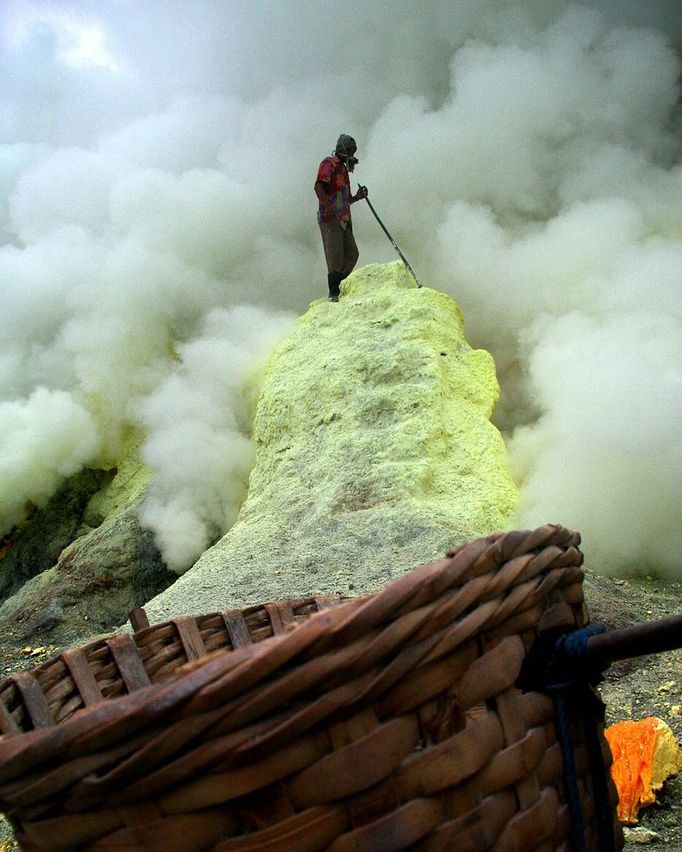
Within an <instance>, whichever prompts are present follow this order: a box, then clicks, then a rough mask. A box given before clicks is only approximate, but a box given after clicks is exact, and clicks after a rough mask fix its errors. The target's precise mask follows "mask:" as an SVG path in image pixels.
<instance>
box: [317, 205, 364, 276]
mask: <svg viewBox="0 0 682 852" xmlns="http://www.w3.org/2000/svg"><path fill="white" fill-rule="evenodd" d="M319 225H320V233H321V234H322V245H323V247H324V257H325V260H326V261H327V272H340V273H341V275H342V277H343V278H345V277H346V276H347V275H350V274H351V272H352V271H353V268H354V267H355V264H356V263H357V262H358V247H357V246H356V244H355V237H354V236H353V226H352V225H351V223H350V222H349V223H348V224H347V225H346V227H345V228H342V227H341V223H340V222H339V221H338V220H336V219H335V220H334V221H333V222H320V223H319Z"/></svg>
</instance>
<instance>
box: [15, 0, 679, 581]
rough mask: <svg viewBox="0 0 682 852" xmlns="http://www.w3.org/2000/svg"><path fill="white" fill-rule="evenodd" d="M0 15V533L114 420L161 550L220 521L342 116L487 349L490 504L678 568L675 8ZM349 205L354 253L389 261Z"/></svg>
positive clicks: (388, 205)
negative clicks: (496, 397)
mask: <svg viewBox="0 0 682 852" xmlns="http://www.w3.org/2000/svg"><path fill="white" fill-rule="evenodd" d="M387 9H388V14H389V15H390V18H391V25H390V26H386V20H385V19H386V14H387ZM0 28H1V30H0V37H1V38H2V44H1V45H0V70H2V76H3V80H5V81H6V82H7V85H5V86H4V87H3V91H2V92H0V116H1V118H0V128H1V130H2V134H1V136H0V142H1V144H0V240H1V241H2V243H3V245H0V308H1V310H0V400H2V401H1V402H0V436H2V437H0V533H2V532H7V531H8V530H9V529H10V528H11V526H12V525H13V524H14V523H16V522H17V521H18V520H20V519H21V517H22V515H23V513H24V512H25V511H26V505H27V503H28V502H29V501H30V502H33V503H37V504H41V503H42V502H44V501H45V500H46V499H47V498H48V497H49V495H50V494H51V493H53V491H54V489H55V488H56V487H57V485H58V484H59V482H60V481H61V480H62V479H63V478H64V477H65V476H68V475H70V474H71V473H73V472H75V471H77V470H78V469H79V468H80V467H81V466H83V465H97V464H103V463H111V462H112V461H113V460H115V458H116V454H117V452H118V450H119V447H120V441H121V438H122V436H123V435H124V434H125V432H126V430H127V429H128V428H129V427H130V426H131V425H142V426H143V427H144V429H145V431H146V433H147V435H148V438H147V442H146V445H145V448H144V455H145V459H146V460H147V462H148V463H149V464H150V466H151V468H152V474H153V476H152V484H151V487H150V495H149V499H148V502H147V505H146V507H145V509H144V510H143V513H142V519H143V522H144V523H145V524H146V525H148V526H149V527H151V528H152V529H154V531H155V533H156V536H157V541H158V542H159V545H160V546H161V548H162V551H163V553H164V556H165V558H166V559H167V561H168V563H169V564H170V565H172V567H174V568H175V569H176V570H178V571H182V570H184V569H186V568H187V567H189V565H191V564H192V562H193V560H194V559H195V558H196V557H197V556H198V555H199V553H200V552H201V551H202V550H203V549H204V548H205V547H206V545H207V544H208V543H209V542H210V541H211V540H212V539H213V538H215V537H216V536H217V535H220V534H222V533H223V532H225V531H226V529H227V528H229V525H230V524H231V523H232V522H233V521H234V518H235V516H236V512H237V509H238V506H239V502H240V500H241V499H242V496H243V493H244V484H245V480H246V477H247V476H248V470H249V466H250V459H251V452H252V449H251V447H250V444H249V441H248V431H249V423H248V415H249V401H248V399H247V397H245V395H244V393H243V390H242V388H243V386H244V382H247V384H248V381H249V380H250V379H251V378H252V377H253V376H255V375H256V374H257V370H258V366H259V364H261V363H262V362H263V360H264V359H265V357H266V356H267V353H268V351H269V349H270V348H271V347H272V346H273V345H274V343H275V342H276V340H277V339H278V338H279V337H281V336H282V335H283V334H284V333H286V330H287V329H288V328H289V327H290V323H291V321H292V318H293V316H294V315H295V314H296V313H300V312H301V311H302V310H304V309H305V308H306V306H307V304H308V302H309V301H310V300H311V299H313V298H318V297H320V296H323V295H324V290H325V270H324V264H323V259H322V253H321V250H320V247H319V245H318V241H319V235H318V232H317V226H316V224H315V199H314V196H313V193H312V182H313V180H314V174H315V169H316V167H317V164H318V162H319V160H320V159H321V158H322V157H323V156H325V155H326V154H328V153H329V152H330V150H331V147H332V146H333V142H334V140H335V139H336V137H337V135H338V134H339V132H342V131H343V132H349V133H352V134H353V135H354V136H355V138H356V139H357V140H358V143H359V152H358V153H359V157H360V164H359V166H358V169H357V171H356V176H357V179H358V180H359V181H360V182H362V183H365V184H367V185H368V187H369V190H370V193H371V196H372V199H373V202H374V204H375V206H376V207H377V210H378V212H379V213H380V214H381V215H382V217H383V218H384V219H385V221H386V223H387V225H388V226H389V228H390V230H391V232H392V233H393V234H394V236H395V237H396V239H397V241H398V243H399V244H400V245H401V247H402V248H403V250H404V251H405V253H406V255H407V256H408V257H409V258H410V262H411V263H412V265H413V266H414V267H415V269H416V270H417V272H418V274H419V275H420V278H421V279H422V280H423V281H424V282H425V283H428V284H430V285H432V286H434V287H437V288H439V289H444V290H447V291H448V292H450V293H451V294H452V295H453V296H454V297H455V298H456V299H457V300H458V301H459V302H460V304H461V305H462V307H463V309H464V312H465V317H466V322H467V333H468V336H469V338H470V339H471V341H472V343H474V344H475V345H477V346H482V347H485V348H487V349H489V350H490V351H491V352H492V353H493V355H494V357H495V359H496V362H497V365H498V372H499V375H500V381H501V385H502V399H501V403H500V405H499V407H498V412H497V418H498V422H499V424H500V426H501V427H502V428H503V429H504V431H505V433H506V436H507V439H508V444H509V448H510V454H511V457H512V461H513V464H514V467H515V470H516V473H517V475H518V478H519V482H520V485H521V489H522V508H521V517H520V519H519V522H520V523H522V524H524V525H534V524H536V523H544V522H546V521H558V522H561V523H564V524H566V525H568V526H572V527H574V528H576V529H580V530H581V532H582V533H583V537H584V546H585V550H586V553H587V555H588V559H590V560H591V561H592V564H593V565H594V566H595V567H597V568H599V569H600V570H604V571H614V572H617V571H622V570H629V569H642V570H646V571H670V572H672V571H675V570H676V566H677V570H678V572H679V557H678V554H679V552H680V548H681V545H682V533H681V532H680V529H679V523H678V522H677V519H678V518H679V515H680V510H681V509H682V505H681V504H682V498H681V497H680V488H679V471H680V469H682V427H681V425H680V424H681V423H682V416H681V415H682V363H681V359H680V352H681V351H682V349H681V346H680V344H681V338H682V335H681V334H680V325H681V322H682V295H681V293H682V290H681V288H680V281H681V280H682V167H681V166H680V151H681V144H680V141H681V140H680V128H681V125H680V109H679V103H680V82H679V81H680V69H681V66H680V55H679V48H680V42H681V38H680V36H681V35H682V12H680V11H675V10H674V9H672V4H670V7H668V6H666V4H660V3H655V2H653V0H652V2H639V3H635V2H630V0H612V2H596V0H595V1H594V2H592V3H587V4H573V3H569V2H534V0H525V2H520V3H518V4H516V5H514V6H511V5H509V4H508V3H506V2H503V1H502V0H488V1H487V2H481V3H477V4H470V3H465V2H463V0H462V2H455V3H449V4H441V3H436V2H416V3H415V2H394V3H392V4H390V6H389V7H386V5H385V4H382V3H379V2H369V3H367V2H365V3H359V2H357V3H356V2H349V3H346V4H344V7H343V14H342V15H340V14H339V9H338V6H337V5H334V4H332V3H330V2H312V0H292V2H290V3H286V4H283V3H278V2H275V0H272V2H264V0H251V2H239V0H234V2H229V3H224V4H215V3H210V2H201V0H197V2H189V0H164V2H161V3H156V4H138V3H135V4H133V3H129V2H126V0H124V2H113V0H108V2H97V3H95V2H94V0H80V2H70V3H66V2H59V0H48V2H27V0H9V2H8V3H6V4H4V5H3V9H2V11H1V12H0ZM330 34H333V36H330ZM330 37H331V38H333V41H334V46H333V49H332V48H331V46H330ZM353 209H354V222H355V231H356V238H357V240H358V243H359V247H360V252H361V258H360V262H361V263H366V262H373V261H385V260H389V259H393V257H394V253H393V250H392V248H391V247H390V245H389V244H388V243H387V241H386V240H385V239H384V236H383V234H382V233H381V232H380V231H379V229H378V226H377V225H376V223H375V222H374V220H373V219H372V217H371V215H370V214H369V212H368V211H367V210H366V208H364V206H362V205H357V206H355V207H354V208H353ZM198 448H199V449H198Z"/></svg>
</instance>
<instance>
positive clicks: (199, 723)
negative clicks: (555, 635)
mask: <svg viewBox="0 0 682 852" xmlns="http://www.w3.org/2000/svg"><path fill="white" fill-rule="evenodd" d="M578 543H579V537H578V536H577V535H576V534H574V533H571V532H570V531H568V530H566V529H564V528H562V527H557V526H546V527H542V528H540V529H538V530H535V531H530V532H528V531H518V532H512V533H507V534H504V535H502V534H500V535H497V536H490V537H488V538H485V539H480V540H479V541H477V542H474V543H472V544H470V545H466V546H464V547H460V548H457V549H456V550H454V551H452V552H451V554H449V555H448V557H447V558H445V559H443V560H440V561H438V562H435V563H431V564H429V565H425V566H422V567H421V568H418V569H415V570H414V571H412V572H410V573H409V574H407V575H405V576H404V577H401V578H400V579H399V580H397V581H395V582H393V583H391V584H390V585H389V586H387V587H386V588H385V589H384V590H383V591H382V592H380V593H378V594H376V595H373V596H371V597H369V598H366V599H354V600H351V601H347V602H345V603H343V604H342V605H341V606H338V607H335V608H330V609H327V610H324V611H322V612H320V613H318V614H317V615H315V616H314V617H312V618H309V619H307V620H305V618H304V617H303V615H301V617H299V618H297V616H296V613H295V610H294V607H293V606H292V605H291V603H290V602H289V603H287V602H283V603H281V604H279V605H277V606H275V607H274V609H273V608H272V607H271V609H270V610H268V609H267V608H266V609H265V612H266V613H268V617H267V620H270V621H271V623H272V620H273V619H272V616H271V612H272V611H274V612H276V613H277V615H276V616H275V617H274V620H275V621H276V622H277V629H280V628H282V632H280V633H279V635H275V636H273V637H272V638H270V639H266V640H264V641H257V642H255V643H254V642H252V643H242V645H241V646H239V645H233V644H232V643H231V642H230V643H228V642H226V641H224V639H220V638H218V639H216V638H215V637H216V636H218V634H221V633H222V635H223V636H226V635H227V634H229V630H227V626H225V627H224V626H221V618H222V616H220V617H218V616H215V615H213V616H206V617H204V618H205V621H202V620H201V619H196V620H193V619H188V620H187V621H183V620H180V623H181V624H184V625H185V627H182V628H179V627H178V626H177V624H176V625H174V627H171V626H169V625H162V626H161V628H158V627H157V628H154V627H152V628H147V629H146V630H143V631H140V633H139V634H136V636H135V638H134V640H133V639H132V637H128V639H129V641H127V644H126V651H125V653H127V654H128V655H129V656H131V657H132V654H133V651H135V653H136V654H137V666H138V669H137V673H138V675H140V678H142V675H141V674H140V673H141V672H142V673H144V676H145V677H146V678H147V683H149V681H150V680H154V681H157V682H156V683H155V685H146V686H145V685H143V684H139V685H138V686H133V687H131V686H130V685H128V689H129V694H126V695H122V696H121V697H119V698H114V696H115V695H118V694H120V692H122V691H123V688H124V687H123V686H122V684H126V685H127V681H126V680H125V677H124V676H123V675H121V677H120V678H119V677H116V676H113V675H112V674H111V672H109V668H110V667H111V665H112V663H111V660H109V659H107V656H106V653H104V652H103V650H102V648H99V649H98V650H97V651H95V650H94V646H91V647H92V648H93V650H92V654H91V657H94V656H95V654H99V657H98V665H99V664H100V663H101V668H99V669H98V671H97V675H99V683H101V684H104V683H105V681H106V687H104V686H103V687H102V689H101V693H100V694H101V697H100V698H99V699H98V700H92V699H93V695H94V694H91V695H90V696H89V697H87V696H86V697H83V696H82V695H81V696H80V697H78V698H76V697H75V695H76V693H78V689H79V683H78V681H79V679H80V680H82V681H83V682H85V681H86V680H87V676H83V674H82V672H81V673H79V675H77V676H76V677H75V678H73V677H71V681H72V683H71V684H70V685H68V686H61V685H60V680H59V675H58V674H56V673H51V674H50V678H48V679H47V680H49V685H48V689H47V691H46V693H45V695H46V696H48V695H49V696H50V698H47V699H46V702H45V703H46V704H47V707H48V710H50V712H51V714H52V715H53V717H54V720H55V721H58V719H57V716H60V717H61V718H63V719H64V721H62V722H60V723H59V724H54V723H51V724H49V725H48V726H47V727H40V725H39V724H36V722H35V719H34V720H33V721H32V724H33V725H35V727H36V729H35V730H32V731H28V732H26V733H20V731H21V730H22V728H21V725H20V724H19V722H20V720H19V718H18V717H19V716H21V713H20V712H19V710H18V696H19V695H22V696H23V695H24V694H25V693H27V690H26V689H25V685H24V692H22V687H19V686H17V685H16V684H14V685H7V686H5V687H4V688H3V689H0V696H2V698H3V701H4V703H5V714H4V716H5V722H6V721H7V718H8V717H9V718H10V719H11V720H13V723H14V727H15V729H16V730H15V731H14V735H9V736H6V737H4V738H3V739H1V740H0V809H2V810H3V811H4V812H5V813H7V815H8V816H9V817H10V819H11V820H12V822H13V824H14V826H15V829H16V833H17V837H18V838H19V839H20V842H21V843H22V845H23V846H24V848H26V849H57V848H69V849H93V850H95V849H108V848H128V849H147V850H152V849H153V850H157V849H158V850H159V852H160V850H183V852H190V850H209V849H212V850H232V849H235V850H236V849H250V850H255V849H262V850H282V852H284V850H292V849H300V850H317V849H327V848H329V849H333V850H335V851H336V852H340V851H341V850H351V849H352V850H367V852H370V851H371V852H375V850H393V849H396V850H397V849H421V850H439V849H442V850H452V849H457V850H458V852H459V850H469V849H470V850H485V849H497V850H500V852H510V850H516V849H518V850H524V852H526V850H556V849H559V850H565V852H568V850H569V849H570V840H569V837H570V825H569V822H570V821H569V816H568V808H567V806H566V804H565V796H564V787H563V761H562V756H561V750H560V748H559V745H558V743H557V737H556V732H555V729H554V707H553V703H552V701H551V700H550V699H549V698H548V697H546V696H544V695H540V694H539V693H534V692H529V693H524V694H522V693H521V692H520V691H519V690H518V689H517V688H516V687H515V685H514V684H515V681H516V679H517V677H518V674H519V670H520V667H521V664H522V662H523V659H524V656H525V653H526V650H527V649H528V647H529V646H530V644H531V643H532V641H533V640H534V638H535V636H536V634H537V631H538V630H539V629H546V628H549V627H555V626H558V625H568V626H582V625H583V624H584V623H585V621H586V613H585V609H584V605H583V596H582V571H581V568H580V565H581V562H582V556H581V554H580V551H579V550H578V547H577V545H578ZM297 603H298V604H299V605H300V603H301V602H297ZM305 608H307V612H311V611H315V610H316V609H319V606H318V604H317V603H316V602H314V601H309V602H307V603H306V604H305V606H304V609H305ZM255 609H258V608H255ZM233 615H235V614H234V613H233ZM235 617H236V615H235ZM242 617H243V618H244V619H245V620H246V621H248V616H245V615H243V616H242ZM258 617H259V618H261V617H263V608H260V614H259V616H258ZM176 621H177V620H176ZM237 621H239V619H238V618H237ZM297 621H298V622H300V624H298V626H296V627H295V629H292V627H293V625H294V624H295V623H296V622H297ZM209 622H210V626H209ZM222 623H223V625H229V619H227V620H225V619H224V618H223V622H222ZM188 624H190V625H191V624H193V625H194V626H193V627H191V626H190V627H187V625H188ZM263 629H264V630H265V632H266V633H269V632H270V631H271V629H272V627H267V625H265V626H264V627H263ZM173 630H175V631H176V632H175V634H174V633H173ZM183 631H184V641H183V639H182V638H178V637H182V634H183ZM272 632H273V633H274V632H275V630H274V629H272ZM162 634H163V635H162ZM197 635H198V636H199V637H200V641H201V645H198V646H197ZM116 638H117V637H116ZM214 640H215V647H216V648H219V647H224V648H228V647H235V648H236V650H234V651H232V652H231V653H220V654H213V655H210V656H208V657H206V652H207V651H210V650H211V649H212V647H213V642H214ZM124 642H126V640H124ZM136 643H139V649H137V644H136ZM178 643H180V645H183V647H184V645H185V644H187V643H188V644H189V645H190V646H193V651H190V652H189V653H187V650H186V649H185V651H184V657H185V659H192V658H194V662H189V663H185V664H184V665H179V660H180V659H181V658H182V656H183V655H182V654H178V653H177V649H178ZM193 643H194V644H193ZM105 645H106V642H105ZM115 646H116V643H114V647H115ZM202 646H203V648H202ZM107 648H108V649H109V651H110V652H111V654H112V656H113V657H116V655H117V654H119V651H120V649H119V650H116V651H112V650H111V648H110V645H107ZM171 648H172V649H173V650H169V649H171ZM136 649H137V650H136ZM193 654H194V657H193ZM62 656H63V655H62ZM86 656H87V655H86ZM119 656H120V654H119ZM150 660H153V663H150ZM143 661H144V662H143ZM89 664H90V665H92V664H91V663H89ZM53 665H55V666H56V665H57V663H54V664H53ZM65 665H66V667H67V668H68V663H66V664H65ZM46 668H48V669H49V668H50V666H49V664H46V666H43V667H41V669H42V671H41V672H40V674H36V673H33V674H32V675H31V677H33V678H34V680H36V681H39V680H40V678H41V677H42V678H43V680H44V681H45V683H47V680H45V678H46V673H45V670H46ZM124 668H125V666H124ZM129 670H130V671H132V672H134V671H136V668H135V664H134V663H130V664H129ZM69 671H71V670H69ZM105 671H107V672H109V673H108V674H106V676H103V675H102V673H103V672H105ZM55 672H56V669H55ZM97 675H95V679H96V678H97ZM129 677H131V679H132V677H133V676H132V675H129ZM63 680H64V681H68V680H69V678H68V677H63ZM74 684H75V686H74ZM43 686H44V684H43ZM90 686H92V685H91V684H90ZM104 688H107V689H111V693H110V696H111V697H107V696H104ZM12 689H14V690H16V694H15V695H13V696H10V697H11V700H10V701H9V702H8V701H7V699H6V697H7V696H8V693H9V692H11V690H12ZM60 690H61V691H60ZM74 690H75V692H74ZM55 692H59V693H60V696H61V693H63V694H64V695H63V697H60V699H59V700H58V701H57V702H56V703H55V702H54V701H53V702H52V704H51V703H50V700H51V697H52V696H53V695H54V694H55ZM86 698H87V700H86ZM112 699H113V700H112ZM84 704H85V705H87V704H91V705H92V706H86V707H85V709H80V711H79V712H74V711H75V710H76V709H77V708H76V705H78V707H80V708H83V705H84ZM55 707H58V708H59V709H58V710H55V709H54V708H55ZM50 708H52V709H50ZM67 708H68V709H67ZM25 712H26V715H27V716H30V713H29V711H28V710H27V711H25ZM33 712H34V713H35V712H36V711H33ZM67 716H68V717H69V718H67ZM11 733H12V732H10V734H11ZM573 740H574V745H575V756H576V765H577V773H578V784H579V789H580V794H581V805H582V810H583V814H584V818H585V824H586V843H587V848H588V849H593V850H597V849H598V841H597V838H596V830H595V828H594V816H595V813H594V801H593V794H592V781H591V777H590V775H589V771H588V759H587V753H586V748H585V743H584V738H583V732H582V729H581V728H580V727H578V728H576V729H575V730H574V731H573ZM602 741H603V740H602ZM604 748H605V756H606V759H607V760H608V753H607V752H606V747H605V746H604ZM611 792H612V795H613V796H614V797H615V791H614V790H613V788H612V790H611ZM613 823H614V837H615V844H616V848H620V847H621V845H622V838H621V835H620V829H619V827H618V824H617V820H616V819H615V808H614V815H613ZM55 844H61V846H59V845H55Z"/></svg>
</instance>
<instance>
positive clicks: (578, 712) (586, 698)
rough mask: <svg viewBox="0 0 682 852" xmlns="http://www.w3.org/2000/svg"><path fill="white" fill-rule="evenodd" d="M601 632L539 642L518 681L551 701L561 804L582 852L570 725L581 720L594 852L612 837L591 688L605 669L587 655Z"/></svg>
mask: <svg viewBox="0 0 682 852" xmlns="http://www.w3.org/2000/svg"><path fill="white" fill-rule="evenodd" d="M605 631H606V628H605V627H603V626H602V625H599V624H591V625H588V626H587V627H583V628H580V629H578V630H574V631H572V632H570V633H561V634H560V635H558V636H557V635H556V633H554V634H551V635H549V636H547V637H540V639H539V640H538V642H537V643H536V644H537V646H538V647H537V648H536V647H534V648H532V649H531V652H530V653H529V655H528V657H527V659H526V663H525V664H524V670H523V671H522V673H521V677H520V678H519V684H518V685H519V686H520V687H521V688H522V689H533V690H537V691H542V692H547V693H548V694H550V695H551V696H552V698H553V699H554V708H555V725H556V731H557V739H558V740H559V746H560V748H561V754H562V757H563V761H564V783H565V787H566V803H567V805H568V809H569V813H570V816H571V836H572V840H571V845H572V848H573V850H574V852H585V850H586V848H587V847H586V840H585V819H584V815H583V811H582V805H581V802H580V790H579V787H578V773H577V768H576V762H575V749H574V745H573V738H572V737H571V730H570V725H571V720H572V719H577V718H582V719H583V721H584V725H585V740H586V744H587V751H588V757H589V763H590V772H591V775H592V786H593V792H594V798H595V809H596V818H597V834H598V837H599V850H600V852H614V850H615V845H614V837H613V825H612V815H611V803H610V798H609V787H608V776H607V771H606V767H605V766H604V761H603V758H602V751H601V743H600V740H599V736H598V735H597V730H596V726H595V724H594V723H595V721H597V720H601V721H603V719H604V705H603V704H602V703H601V700H600V699H599V697H598V696H597V695H596V694H595V693H594V692H593V690H592V687H593V686H596V685H597V684H598V683H599V682H600V681H601V680H602V672H603V671H604V669H605V668H606V667H607V665H608V664H606V663H604V662H603V661H600V660H595V659H594V658H593V657H592V655H591V654H590V649H589V639H590V637H591V636H596V635H598V634H599V633H604V632H605Z"/></svg>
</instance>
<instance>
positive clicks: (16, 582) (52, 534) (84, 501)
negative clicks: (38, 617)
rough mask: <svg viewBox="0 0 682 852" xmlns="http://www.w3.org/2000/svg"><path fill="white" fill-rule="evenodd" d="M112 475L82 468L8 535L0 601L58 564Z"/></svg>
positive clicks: (0, 564)
mask: <svg viewBox="0 0 682 852" xmlns="http://www.w3.org/2000/svg"><path fill="white" fill-rule="evenodd" d="M111 477H112V473H110V472H109V471H104V470H90V469H86V470H82V471H81V472H80V473H78V474H76V475H75V476H72V477H70V478H69V479H68V480H66V482H64V484H63V485H62V486H61V487H60V488H59V490H58V491H57V492H56V493H55V494H54V496H53V497H52V498H51V499H50V501H49V502H48V504H47V505H46V506H45V508H44V509H35V510H34V511H33V512H32V513H31V515H30V516H29V518H28V519H27V520H26V521H24V522H23V523H22V524H21V525H20V526H19V527H17V528H16V529H14V530H13V531H12V533H10V534H9V535H8V536H6V537H5V539H4V542H3V546H2V547H0V601H2V600H5V599H6V598H8V597H10V596H11V595H13V594H14V593H15V592H16V591H18V589H20V588H21V586H22V585H23V584H24V583H25V582H26V581H27V580H30V579H31V578H32V577H36V576H37V575H38V574H41V573H42V572H43V571H46V570H47V569H48V568H51V567H52V566H53V565H55V564H56V562H57V559H58V558H59V554H60V553H61V552H62V550H63V549H64V548H65V547H66V546H67V545H68V544H70V543H71V542H72V541H73V540H74V539H75V538H76V537H77V536H78V534H79V531H80V529H81V528H82V525H83V515H84V512H85V511H86V507H87V505H88V501H89V500H90V498H91V497H92V496H93V494H95V492H97V491H99V490H100V489H101V488H102V485H103V484H104V483H105V482H106V481H107V480H108V479H111Z"/></svg>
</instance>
